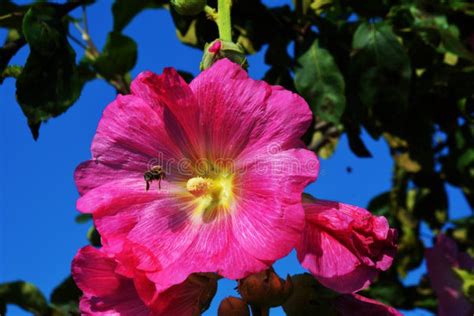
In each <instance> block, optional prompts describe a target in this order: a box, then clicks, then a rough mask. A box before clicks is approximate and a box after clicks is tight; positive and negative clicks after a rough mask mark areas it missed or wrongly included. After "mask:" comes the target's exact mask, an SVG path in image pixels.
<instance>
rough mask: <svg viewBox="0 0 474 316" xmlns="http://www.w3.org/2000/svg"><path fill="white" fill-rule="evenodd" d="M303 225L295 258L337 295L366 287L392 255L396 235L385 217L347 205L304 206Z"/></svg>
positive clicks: (320, 203)
mask: <svg viewBox="0 0 474 316" xmlns="http://www.w3.org/2000/svg"><path fill="white" fill-rule="evenodd" d="M304 207H305V211H306V226H305V229H304V234H303V236H302V238H301V241H300V243H299V245H298V246H297V248H296V250H297V254H298V259H299V260H300V262H301V264H302V266H303V267H305V268H307V269H308V270H309V271H310V272H311V273H312V274H313V275H314V276H315V277H316V278H317V279H318V281H320V282H321V283H322V284H324V285H325V286H326V287H329V288H332V289H333V290H335V291H338V292H341V293H351V292H356V291H358V290H361V289H364V288H366V287H367V286H368V285H369V284H370V283H371V281H372V280H373V278H374V277H375V276H376V275H377V274H378V272H379V271H384V270H387V269H388V268H389V267H390V265H391V263H392V261H393V257H394V255H395V251H396V245H395V239H396V233H395V230H393V229H390V228H389V227H388V224H387V221H386V219H385V218H382V217H376V216H373V215H371V214H370V212H368V211H367V210H364V209H362V208H358V207H356V206H351V205H347V204H342V203H337V202H331V201H323V200H313V201H311V202H307V203H305V204H304Z"/></svg>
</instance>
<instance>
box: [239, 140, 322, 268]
mask: <svg viewBox="0 0 474 316" xmlns="http://www.w3.org/2000/svg"><path fill="white" fill-rule="evenodd" d="M295 162H296V163H295ZM318 166H319V162H318V160H317V158H316V156H315V155H314V153H312V152H310V151H308V150H304V149H293V150H288V151H283V152H279V153H277V154H274V155H270V156H268V157H266V159H265V160H260V161H257V162H255V163H254V164H253V165H251V166H247V168H245V170H244V171H243V173H242V174H240V173H239V179H238V180H237V184H236V186H237V187H239V188H242V189H241V190H240V192H239V194H238V195H239V198H238V201H237V203H236V208H238V209H236V211H235V215H234V223H235V228H234V229H235V233H234V234H235V237H236V239H237V240H238V241H239V242H240V244H241V245H242V247H243V248H244V249H245V250H246V251H247V252H248V253H250V254H252V255H253V256H255V257H256V258H259V259H263V260H270V261H275V260H276V259H279V258H281V257H283V256H286V255H287V254H288V253H289V252H290V251H291V249H293V248H294V247H295V246H296V243H297V241H298V239H299V236H300V235H301V233H302V230H303V227H304V210H303V207H302V205H301V192H302V191H303V190H304V188H305V187H306V186H307V185H308V184H309V183H310V182H312V181H314V180H315V178H316V174H317V170H318ZM282 197H283V198H282ZM270 205H271V206H270ZM269 206H270V207H269Z"/></svg>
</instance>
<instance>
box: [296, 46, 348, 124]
mask: <svg viewBox="0 0 474 316" xmlns="http://www.w3.org/2000/svg"><path fill="white" fill-rule="evenodd" d="M295 87H296V90H297V91H298V92H299V93H300V94H301V95H302V96H303V97H304V98H305V99H306V101H307V102H308V103H309V104H310V106H311V107H312V109H313V111H314V112H315V114H316V115H318V116H320V117H321V119H323V120H325V121H329V122H333V123H338V122H339V119H340V118H341V115H342V113H343V112H344V108H345V105H346V98H345V90H344V89H345V84H344V78H343V76H342V74H341V73H340V71H339V68H338V67H337V65H336V63H335V61H334V58H333V57H332V55H331V53H330V52H329V51H328V50H326V49H324V48H321V47H320V46H319V45H318V42H317V41H315V42H313V44H312V45H311V47H310V48H309V49H308V50H307V51H306V52H305V53H304V54H303V55H302V56H301V57H300V58H298V67H297V68H296V71H295Z"/></svg>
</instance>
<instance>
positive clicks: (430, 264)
mask: <svg viewBox="0 0 474 316" xmlns="http://www.w3.org/2000/svg"><path fill="white" fill-rule="evenodd" d="M425 258H426V265H427V268H428V276H429V277H430V280H431V285H432V287H433V289H434V291H435V293H436V296H437V297H438V300H439V305H438V315H439V316H448V315H456V316H471V315H473V314H474V305H473V304H472V303H470V302H469V301H468V300H467V299H466V297H464V295H463V293H462V291H461V287H462V281H461V279H459V278H458V277H457V276H456V275H455V274H454V271H453V270H452V268H461V269H467V270H470V269H472V268H473V267H474V260H473V259H472V258H471V257H469V255H468V254H466V253H462V252H459V251H458V247H457V245H456V242H455V241H454V240H452V239H451V238H449V237H446V236H445V235H443V234H440V235H438V238H437V240H436V244H435V246H434V247H433V248H429V249H426V250H425Z"/></svg>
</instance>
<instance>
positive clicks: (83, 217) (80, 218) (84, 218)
mask: <svg viewBox="0 0 474 316" xmlns="http://www.w3.org/2000/svg"><path fill="white" fill-rule="evenodd" d="M91 220H92V215H91V214H79V215H77V216H76V219H75V221H76V223H78V224H83V223H87V222H89V221H91Z"/></svg>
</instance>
